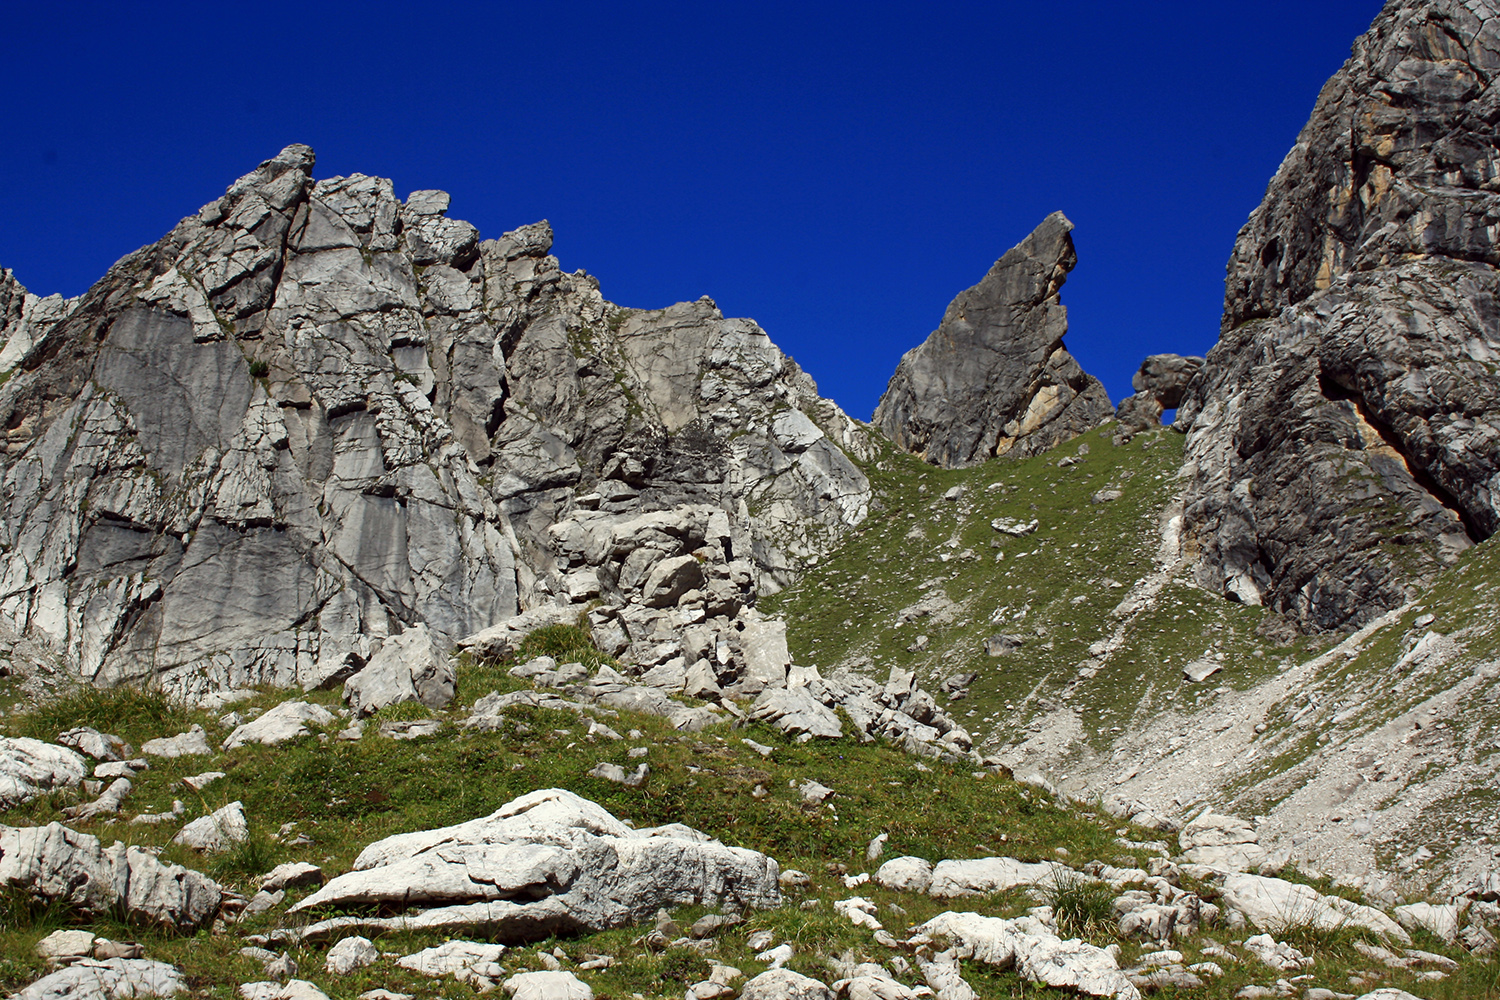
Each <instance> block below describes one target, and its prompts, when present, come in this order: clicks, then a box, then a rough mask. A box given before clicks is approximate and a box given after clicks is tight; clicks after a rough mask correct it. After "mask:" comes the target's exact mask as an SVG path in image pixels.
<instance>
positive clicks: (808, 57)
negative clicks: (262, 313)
mask: <svg viewBox="0 0 1500 1000" xmlns="http://www.w3.org/2000/svg"><path fill="white" fill-rule="evenodd" d="M1379 9H1380V4H1379V3H1378V2H1376V0H1359V2H1354V0H1315V2H1312V3H1309V2H1307V0H1297V2H1291V0H1250V2H1237V0H1236V2H1221V3H1213V2H1203V0H1196V2H1176V0H1170V2H1151V3H1146V4H1122V3H1118V2H1108V3H1105V2H1098V3H1094V2H1067V0H1055V2H1052V3H1035V2H1027V3H1010V2H993V3H974V4H958V3H947V4H945V3H930V4H923V5H916V4H889V3H865V4H852V3H849V4H817V3H799V4H784V3H776V2H757V3H703V4H665V3H662V4H596V3H588V2H578V3H526V4H517V3H503V4H502V3H495V4H475V5H468V4H465V5H458V4H454V5H448V4H441V3H423V4H414V3H403V4H389V3H381V2H372V3H361V4H348V5H332V4H320V3H317V2H306V3H297V4H286V3H276V2H260V3H256V4H253V5H240V4H236V5H221V4H214V3H202V2H198V3H192V4H173V3H153V4H122V3H109V4H84V3H60V4H46V5H42V4H22V3H19V2H18V3H13V4H11V5H10V6H9V7H8V9H7V12H6V25H5V31H4V33H3V34H0V93H4V94H5V95H6V102H5V104H6V127H5V138H4V142H3V145H0V191H3V193H4V198H3V202H0V266H6V267H10V268H13V269H14V270H15V271H16V273H17V277H18V278H19V279H20V280H21V281H22V282H23V283H24V284H25V285H26V286H27V287H28V288H29V289H31V290H32V291H35V292H38V293H41V294H46V293H50V292H55V291H56V292H63V293H65V294H69V295H73V294H77V293H79V292H82V291H83V290H84V289H85V288H87V287H88V285H89V284H90V283H91V282H93V281H94V280H95V279H97V278H98V277H99V276H101V275H102V274H103V273H104V271H105V269H106V268H107V267H108V266H109V265H110V264H111V263H112V262H114V261H115V260H116V259H118V258H119V257H121V256H122V255H124V254H126V253H128V252H130V251H132V250H134V249H136V248H137V247H139V246H142V245H144V244H147V243H150V242H153V241H154V240H156V239H157V238H158V237H160V236H161V235H162V234H163V233H164V232H166V231H167V230H168V229H169V228H171V226H172V225H173V224H174V223H175V222H176V220H177V219H178V218H180V217H181V216H183V215H186V214H188V213H190V212H192V211H195V210H196V209H197V207H198V206H199V205H201V204H203V203H205V202H208V201H211V200H212V199H214V198H216V197H217V196H218V195H219V194H221V193H222V192H223V189H224V187H225V186H226V185H227V184H228V183H229V182H230V181H232V180H233V179H234V178H235V177H237V176H238V175H240V174H242V173H245V172H246V171H248V170H250V169H252V168H253V167H254V166H255V165H256V164H257V163H258V162H260V161H261V160H263V159H265V158H267V157H269V156H271V155H273V154H274V153H275V152H276V151H277V150H279V149H280V148H281V147H282V146H284V145H286V144H287V143H290V142H305V143H308V144H309V145H311V146H312V147H313V148H314V149H315V150H316V151H317V154H318V167H317V175H318V176H319V177H329V176H333V175H336V174H346V173H353V172H356V171H358V172H361V173H366V174H375V175H379V176H385V177H390V178H393V179H394V181H395V185H396V191H397V194H398V195H401V196H403V197H404V196H405V195H406V193H407V192H409V191H412V190H415V189H419V188H442V189H444V190H447V191H449V192H451V193H452V195H453V205H452V209H451V210H450V215H452V216H454V217H457V218H462V219H467V220H469V221H470V222H472V223H474V224H475V225H477V226H478V227H479V229H480V231H481V233H483V234H484V235H485V236H498V235H499V234H500V233H501V232H502V231H504V230H506V229H512V228H514V227H516V226H518V225H522V224H525V223H528V222H532V221H535V220H537V219H541V218H547V219H550V220H551V221H552V224H553V227H554V229H555V230H556V232H557V241H556V244H555V245H554V248H553V252H554V253H555V254H556V255H557V256H558V257H559V259H560V260H561V261H562V265H563V267H564V268H566V269H568V270H573V269H576V268H583V269H585V270H587V271H589V272H591V273H593V274H595V275H597V276H598V277H599V279H600V281H601V283H602V289H603V292H604V295H605V296H606V297H607V298H609V299H611V300H613V301H615V302H618V303H620V304H622V305H627V306H635V307H646V308H651V307H660V306H664V305H668V304H670V303H672V302H676V301H680V300H685V299H695V298H697V297H698V296H700V295H704V294H707V295H711V296H713V298H714V299H715V300H716V301H717V302H718V304H719V306H720V308H722V309H723V310H724V312H725V314H726V315H739V316H751V317H754V318H755V319H756V320H758V321H759V322H760V323H761V325H762V326H764V327H765V329H766V330H767V331H768V332H769V333H770V334H771V337H772V338H773V339H774V340H775V341H776V342H777V343H778V344H780V345H781V346H782V348H783V349H785V350H786V351H787V352H788V353H789V354H791V355H792V356H793V357H795V358H796V359H797V360H798V361H799V362H800V363H801V364H802V366H803V367H804V368H806V369H807V370H808V371H809V372H810V373H811V374H812V375H813V376H814V377H815V378H816V379H817V380H818V384H819V386H820V387H821V388H822V390H823V393H824V394H825V395H828V396H832V397H833V398H834V399H835V400H837V401H838V402H839V403H840V404H841V405H843V406H844V407H845V409H847V410H848V411H849V412H850V413H851V414H852V415H854V416H857V417H861V418H868V416H869V415H870V413H871V411H872V410H873V408H874V406H875V402H876V400H877V399H878V398H879V396H880V393H881V392H883V391H884V389H885V384H886V380H887V379H888V378H889V377H890V374H891V372H892V370H893V369H894V368H895V365H896V362H897V360H898V359H899V358H900V356H901V354H902V352H904V351H905V350H907V349H908V348H910V347H912V346H914V345H915V344H917V343H918V342H920V341H921V340H922V339H923V338H924V337H926V336H927V334H928V333H929V332H930V331H931V330H932V329H933V328H934V327H935V326H936V325H937V322H938V320H939V319H940V318H941V316H942V312H943V308H944V307H945V306H946V304H947V303H948V301H949V300H950V299H951V298H952V297H953V295H954V294H956V293H957V292H958V291H959V290H961V289H963V288H965V287H967V286H969V285H971V284H973V283H974V282H975V281H977V280H978V279H979V278H980V277H981V276H982V275H983V274H984V272H985V271H986V270H987V269H988V268H989V266H990V264H991V263H993V262H994V260H995V259H996V258H997V257H999V256H1000V254H1002V253H1003V252H1004V251H1005V250H1006V249H1008V248H1009V247H1011V246H1012V245H1014V244H1015V243H1017V242H1018V241H1020V240H1021V239H1022V238H1023V237H1024V236H1025V235H1026V234H1027V233H1028V232H1030V231H1031V229H1032V228H1033V227H1034V226H1035V225H1036V224H1037V223H1038V222H1040V221H1041V220H1042V218H1043V217H1045V216H1046V215H1047V213H1049V212H1051V211H1054V210H1057V209H1061V210H1063V211H1064V212H1066V213H1067V214H1068V216H1069V217H1070V218H1071V219H1072V220H1073V222H1074V223H1075V224H1076V226H1077V229H1076V230H1075V231H1074V240H1075V242H1076V244H1077V246H1078V255H1079V264H1078V267H1077V268H1076V269H1075V270H1074V272H1073V275H1072V277H1071V278H1070V280H1069V282H1068V284H1067V287H1066V288H1065V289H1064V290H1063V293H1062V294H1063V302H1064V303H1065V304H1066V305H1067V306H1068V308H1069V317H1070V322H1071V332H1070V333H1069V335H1068V338H1067V343H1068V346H1069V348H1070V349H1071V350H1072V351H1073V353H1074V354H1075V355H1076V356H1077V357H1078V358H1079V360H1080V361H1081V362H1082V363H1083V365H1084V367H1085V368H1086V369H1088V370H1089V371H1091V372H1093V373H1094V374H1095V375H1097V376H1099V377H1100V378H1101V379H1103V381H1104V383H1105V385H1106V386H1107V387H1108V389H1109V392H1110V396H1111V398H1113V399H1115V400H1116V401H1118V400H1119V398H1120V397H1121V396H1122V395H1125V394H1127V393H1128V392H1129V391H1130V389H1129V380H1130V375H1131V373H1132V372H1133V371H1134V369H1135V367H1136V366H1137V365H1138V363H1139V361H1140V359H1141V358H1142V357H1143V356H1144V355H1146V354H1148V353H1156V352H1161V351H1177V352H1182V353H1202V352H1204V351H1206V350H1207V349H1208V348H1209V347H1210V346H1211V345H1212V344H1213V342H1214V340H1215V339H1216V337H1217V335H1218V320H1219V312H1220V306H1221V303H1222V296H1223V275H1224V263H1225V261H1226V260H1227V258H1228V256H1229V251H1230V248H1231V246H1232V244H1233V241H1234V236H1235V233H1236V231H1237V230H1238V229H1239V227H1240V225H1242V224H1243V222H1244V221H1245V218H1246V216H1247V215H1248V214H1249V212H1250V210H1251V209H1252V208H1254V207H1255V205H1256V203H1257V202H1258V201H1259V200H1260V197H1261V195H1262V193H1263V192H1264V190H1265V184H1266V181H1267V180H1268V179H1269V178H1270V176H1271V174H1272V173H1273V172H1274V171H1275V169H1276V165H1277V164H1278V163H1279V162H1280V160H1281V158H1282V156H1283V155H1284V154H1285V153H1286V151H1287V149H1289V148H1290V146H1291V144H1292V142H1293V140H1294V139H1295V137H1296V134H1297V131H1298V129H1299V128H1300V127H1301V126H1302V123H1303V122H1304V121H1305V120H1306V118H1307V115H1308V113H1309V111H1310V110H1311V109H1312V105H1313V102H1314V100H1315V99H1316V97H1317V94H1318V90H1319V88H1320V87H1321V86H1322V84H1323V82H1324V81H1325V80H1326V79H1327V77H1328V76H1329V75H1330V74H1331V73H1333V72H1334V71H1335V70H1336V69H1337V68H1338V67H1339V66H1340V65H1341V64H1342V63H1343V61H1344V59H1345V58H1346V57H1347V56H1348V53H1349V46H1350V43H1351V42H1352V41H1353V40H1354V38H1355V36H1356V35H1358V34H1360V33H1361V32H1363V31H1364V30H1365V29H1366V28H1367V27H1368V26H1369V23H1370V21H1371V20H1372V19H1373V18H1374V16H1375V15H1376V13H1378V11H1379Z"/></svg>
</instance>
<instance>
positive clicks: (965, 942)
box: [916, 910, 1141, 1000]
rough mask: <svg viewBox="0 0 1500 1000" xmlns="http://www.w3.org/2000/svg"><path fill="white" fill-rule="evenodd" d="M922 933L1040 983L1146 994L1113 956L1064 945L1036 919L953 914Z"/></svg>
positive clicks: (1131, 999) (1133, 998)
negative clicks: (1142, 992)
mask: <svg viewBox="0 0 1500 1000" xmlns="http://www.w3.org/2000/svg"><path fill="white" fill-rule="evenodd" d="M916 931H917V934H918V936H919V937H921V938H926V939H941V940H946V941H950V942H952V944H953V945H954V947H955V949H956V950H957V954H958V957H960V958H972V959H974V960H975V961H978V962H985V963H988V964H990V965H995V966H999V967H1001V968H1011V967H1014V968H1015V970H1016V971H1017V972H1018V973H1019V974H1020V975H1022V976H1024V977H1026V978H1027V979H1030V980H1031V981H1032V982H1035V983H1041V984H1043V985H1046V986H1058V987H1064V988H1067V989H1072V990H1076V991H1078V992H1079V993H1086V994H1089V995H1090V996H1099V997H1117V998H1119V1000H1139V998H1140V995H1141V993H1140V990H1138V989H1136V987H1135V986H1134V985H1133V984H1132V983H1131V982H1130V980H1129V979H1128V978H1126V976H1125V974H1124V973H1123V972H1121V971H1120V967H1119V965H1118V964H1117V963H1116V962H1115V960H1114V957H1113V956H1111V955H1110V953H1109V952H1107V951H1105V950H1104V949H1102V948H1095V947H1094V946H1093V945H1090V944H1084V943H1083V942H1081V941H1077V940H1072V941H1063V940H1061V939H1060V938H1058V936H1057V935H1056V934H1053V933H1052V932H1051V931H1050V930H1048V929H1047V928H1046V927H1045V926H1044V925H1042V924H1041V923H1040V922H1039V921H1037V920H1036V919H1034V918H1032V917H1019V918H1017V919H1014V920H1005V919H1002V918H1000V917H986V916H981V915H980V914H978V913H955V912H953V911H951V910H950V911H948V912H946V913H940V914H938V915H937V916H936V917H933V918H932V919H931V920H929V921H927V922H926V923H925V924H922V925H920V926H919V927H917V928H916Z"/></svg>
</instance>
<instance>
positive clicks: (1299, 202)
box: [1179, 0, 1500, 630]
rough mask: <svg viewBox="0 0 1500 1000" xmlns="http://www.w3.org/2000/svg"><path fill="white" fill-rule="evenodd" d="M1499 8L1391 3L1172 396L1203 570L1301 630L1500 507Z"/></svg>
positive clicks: (1381, 588)
mask: <svg viewBox="0 0 1500 1000" xmlns="http://www.w3.org/2000/svg"><path fill="white" fill-rule="evenodd" d="M1497 14H1500V6H1497V5H1496V4H1495V3H1493V2H1489V0H1464V2H1460V0H1392V2H1390V3H1388V4H1387V5H1386V7H1385V9H1384V10H1383V11H1382V12H1381V13H1380V15H1379V16H1378V17H1377V18H1376V20H1375V22H1374V24H1373V25H1372V26H1371V28H1370V30H1369V32H1368V33H1367V34H1365V35H1364V36H1362V37H1361V38H1360V39H1358V40H1357V41H1356V42H1355V45H1354V50H1353V54H1352V55H1351V57H1350V59H1349V61H1348V62H1347V63H1346V64H1345V65H1344V67H1343V68H1342V69H1341V70H1340V71H1339V72H1338V73H1336V74H1335V75H1334V76H1333V78H1332V79H1330V80H1329V81H1328V83H1327V85H1326V86H1325V87H1324V88H1323V91H1322V93H1321V95H1320V96H1319V98H1318V101H1317V105H1316V107H1315V108H1314V110H1313V114H1312V117H1311V119H1310V120H1309V121H1308V123H1307V125H1306V127H1305V128H1304V129H1303V130H1302V133H1301V134H1300V135H1299V136H1298V139H1297V144H1296V145H1295V146H1294V147H1293V148H1292V150H1291V152H1289V153H1288V154H1287V156H1286V159H1285V160H1284V161H1283V162H1282V164H1281V167H1280V169H1279V170H1278V171H1277V173H1276V176H1275V177H1274V178H1273V179H1272V180H1271V183H1270V186H1269V188H1268V189H1267V192H1266V196H1265V200H1264V201H1263V202H1262V203H1261V205H1260V207H1259V208H1257V209H1256V210H1255V212H1254V213H1253V214H1252V215H1251V217H1250V220H1249V222H1247V223H1246V225H1245V227H1244V228H1243V229H1242V230H1241V231H1240V234H1239V238H1238V240H1237V241H1236V244H1235V249H1234V255H1233V257H1232V258H1231V259H1230V262H1229V268H1228V278H1227V280H1226V284H1225V307H1224V321H1223V332H1222V336H1221V339H1220V341H1219V343H1218V345H1217V346H1216V347H1215V348H1214V349H1213V350H1212V351H1211V352H1210V353H1209V355H1208V358H1207V363H1206V365H1205V367H1204V369H1203V371H1202V372H1201V373H1200V374H1199V375H1198V376H1197V377H1196V378H1195V379H1194V382H1193V384H1192V386H1191V387H1190V389H1189V391H1188V394H1187V398H1186V399H1185V400H1184V402H1183V404H1182V407H1181V409H1180V411H1179V421H1180V423H1179V427H1183V428H1190V432H1189V437H1188V441H1187V452H1186V460H1187V466H1186V468H1187V471H1188V476H1189V478H1188V484H1187V490H1186V510H1185V517H1184V523H1185V534H1186V538H1187V543H1188V545H1189V546H1190V548H1191V549H1193V550H1194V554H1195V557H1196V560H1197V576H1198V581H1199V583H1200V584H1202V585H1204V586H1206V587H1209V588H1211V589H1214V590H1216V591H1222V592H1223V593H1225V594H1226V595H1227V596H1230V597H1233V598H1235V599H1238V600H1242V601H1245V602H1247V603H1251V604H1264V605H1267V606H1269V607H1271V608H1273V609H1275V610H1277V611H1279V612H1282V613H1283V614H1285V615H1286V616H1288V617H1289V618H1291V619H1292V620H1293V621H1294V622H1295V623H1296V624H1297V625H1298V626H1299V627H1302V628H1304V629H1313V630H1318V629H1342V628H1348V627H1353V626H1356V625H1359V624H1361V623H1363V622H1366V621H1369V620H1371V619H1373V618H1374V617H1376V616H1378V615H1380V614H1382V613H1383V612H1385V611H1388V610H1390V609H1391V608H1393V607H1396V606H1398V605H1399V604H1401V603H1402V602H1403V601H1405V600H1407V599H1408V598H1409V596H1410V595H1411V594H1412V593H1413V588H1414V587H1415V586H1416V585H1418V584H1420V583H1421V582H1423V581H1426V580H1428V579H1430V578H1431V576H1432V574H1433V573H1434V572H1435V571H1436V570H1437V569H1438V568H1440V567H1441V566H1443V565H1447V564H1449V563H1451V561H1452V560H1453V559H1454V558H1455V557H1456V556H1457V555H1458V553H1460V552H1462V551H1463V550H1464V549H1466V548H1467V547H1469V546H1470V545H1472V544H1473V543H1475V542H1477V541H1480V540H1482V539H1484V538H1487V537H1488V536H1489V535H1490V534H1491V533H1492V532H1493V531H1494V530H1495V528H1496V526H1497V524H1500V500H1497V496H1496V491H1495V487H1496V484H1497V483H1500V480H1497V479H1496V476H1497V474H1500V379H1497V375H1500V310H1497V306H1496V295H1497V292H1500V273H1497V271H1496V267H1497V265H1500V246H1497V239H1500V193H1497V191H1500V154H1497V148H1496V123H1497V122H1500V94H1497V93H1496V91H1495V89H1494V88H1493V87H1492V86H1491V81H1492V78H1493V76H1494V74H1495V73H1496V72H1497V71H1500V18H1497Z"/></svg>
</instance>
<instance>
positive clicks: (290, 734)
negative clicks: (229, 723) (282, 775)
mask: <svg viewBox="0 0 1500 1000" xmlns="http://www.w3.org/2000/svg"><path fill="white" fill-rule="evenodd" d="M333 720H334V714H333V713H332V712H330V711H328V709H326V708H324V707H323V706H322V705H314V704H312V703H311V702H306V701H284V702H282V703H281V704H280V705H277V706H276V707H275V708H273V709H271V710H270V711H268V712H266V713H264V714H262V715H261V716H260V717H258V718H256V719H253V720H251V721H250V722H247V723H245V724H244V725H242V726H238V727H236V728H235V730H234V732H232V733H230V734H229V736H228V738H227V739H225V740H224V749H225V750H234V749H236V748H237V747H242V746H245V745H246V744H248V743H262V744H265V745H266V746H274V745H275V744H277V743H285V742H286V741H287V740H293V739H296V738H297V737H299V736H306V735H307V734H308V732H309V730H308V728H307V727H308V725H314V726H326V725H328V724H329V723H331V722H333Z"/></svg>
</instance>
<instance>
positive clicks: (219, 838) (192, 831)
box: [172, 802, 250, 854]
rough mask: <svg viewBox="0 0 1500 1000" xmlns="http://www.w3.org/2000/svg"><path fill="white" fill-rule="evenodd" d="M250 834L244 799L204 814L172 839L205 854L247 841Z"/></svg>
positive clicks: (175, 842)
mask: <svg viewBox="0 0 1500 1000" xmlns="http://www.w3.org/2000/svg"><path fill="white" fill-rule="evenodd" d="M249 838H250V826H249V824H248V823H247V822H246V821H245V805H244V803H243V802H231V803H229V804H228V805H226V806H222V807H220V808H219V809H216V810H214V811H213V812H212V813H210V814H208V815H207V816H200V817H198V818H197V819H195V820H193V821H192V822H191V823H189V824H188V825H187V826H185V827H183V828H182V829H181V830H179V831H177V836H175V837H173V838H172V843H174V844H182V845H183V846H184V847H191V848H192V849H193V850H195V851H202V852H204V853H205V854H215V853H217V852H219V851H227V850H229V848H230V847H232V846H234V845H235V844H243V843H244V842H245V841H246V840H248V839H249Z"/></svg>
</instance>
